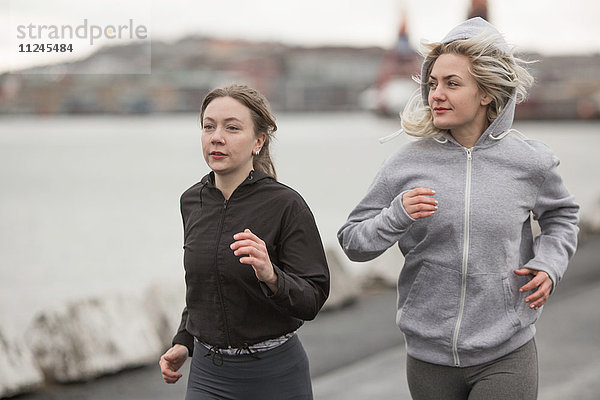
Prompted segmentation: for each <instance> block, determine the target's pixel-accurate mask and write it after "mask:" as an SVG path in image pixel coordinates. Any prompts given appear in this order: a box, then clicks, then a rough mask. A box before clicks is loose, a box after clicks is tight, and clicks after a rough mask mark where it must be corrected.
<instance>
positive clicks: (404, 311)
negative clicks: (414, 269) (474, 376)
mask: <svg viewBox="0 0 600 400" xmlns="http://www.w3.org/2000/svg"><path fill="white" fill-rule="evenodd" d="M460 283H461V279H460V272H458V271H455V270H451V269H449V268H444V267H437V266H433V265H430V264H426V263H424V264H423V265H422V267H421V269H420V270H419V273H418V274H417V277H416V278H415V281H414V282H413V284H412V286H411V288H410V290H409V293H408V296H407V297H406V301H405V302H404V305H403V306H402V308H401V309H400V311H399V312H398V316H397V323H398V326H399V327H400V329H401V330H402V332H404V333H405V334H406V335H410V336H419V337H420V338H423V339H424V340H427V341H430V342H433V343H438V344H444V345H449V344H450V343H451V342H452V330H453V329H454V325H455V323H456V316H457V314H458V308H459V302H460Z"/></svg>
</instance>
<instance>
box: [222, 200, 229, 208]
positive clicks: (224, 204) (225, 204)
mask: <svg viewBox="0 0 600 400" xmlns="http://www.w3.org/2000/svg"><path fill="white" fill-rule="evenodd" d="M227 202H228V200H225V201H224V202H223V208H227Z"/></svg>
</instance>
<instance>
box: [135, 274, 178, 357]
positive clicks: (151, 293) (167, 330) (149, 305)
mask: <svg viewBox="0 0 600 400" xmlns="http://www.w3.org/2000/svg"><path fill="white" fill-rule="evenodd" d="M144 297H145V301H144V304H145V305H146V309H147V312H148V314H149V315H150V317H151V319H152V321H153V322H154V326H155V328H156V333H157V335H158V337H159V338H160V342H161V344H162V346H163V349H164V350H166V349H168V348H169V347H171V340H173V336H175V333H176V332H177V328H178V327H179V323H180V322H181V312H182V311H183V308H184V306H185V282H184V281H183V279H179V280H173V281H166V282H160V283H155V284H152V285H150V286H149V287H148V289H147V290H146V293H145V296H144Z"/></svg>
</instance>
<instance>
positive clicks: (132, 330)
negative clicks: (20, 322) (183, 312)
mask: <svg viewBox="0 0 600 400" xmlns="http://www.w3.org/2000/svg"><path fill="white" fill-rule="evenodd" d="M26 338H27V341H28V343H29V347H30V348H31V349H32V351H33V354H34V355H35V357H36V359H37V361H38V364H39V366H40V368H41V369H42V371H43V372H44V374H45V375H46V378H47V379H49V380H52V381H56V382H72V381H82V380H88V379H91V378H94V377H97V376H100V375H104V374H107V373H113V372H117V371H120V370H123V369H126V368H130V367H135V366H141V365H145V364H148V363H152V362H155V361H156V360H158V357H159V356H160V354H161V351H162V349H163V346H162V342H161V340H160V338H159V337H158V334H157V331H156V327H155V324H154V322H153V321H152V318H151V317H150V316H149V314H148V313H147V308H146V306H145V304H144V302H143V301H142V300H141V299H140V298H139V297H138V296H135V295H133V294H127V295H125V294H115V295H107V296H105V297H103V298H93V299H88V300H83V301H79V302H71V303H68V304H65V305H63V306H60V307H56V308H54V309H51V310H47V311H44V312H42V313H41V314H40V315H39V316H38V317H37V318H35V320H34V321H33V323H32V325H31V326H30V328H29V329H28V331H27V333H26Z"/></svg>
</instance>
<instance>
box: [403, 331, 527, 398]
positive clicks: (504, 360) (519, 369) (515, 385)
mask: <svg viewBox="0 0 600 400" xmlns="http://www.w3.org/2000/svg"><path fill="white" fill-rule="evenodd" d="M406 373H407V378H408V387H409V389H410V394H411V396H412V398H413V399H414V400H439V399H444V400H483V399H485V400H500V399H502V400H512V399H518V400H535V399H537V392H538V360H537V350H536V347H535V341H534V340H533V339H532V340H530V341H529V342H527V343H526V344H525V345H523V346H522V347H520V348H518V349H516V350H515V351H513V352H512V353H509V354H507V355H505V356H504V357H501V358H499V359H497V360H494V361H491V362H488V363H485V364H481V365H475V366H472V367H464V368H456V367H448V366H443V365H436V364H430V363H427V362H424V361H420V360H417V359H415V358H413V357H411V356H407V359H406Z"/></svg>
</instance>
